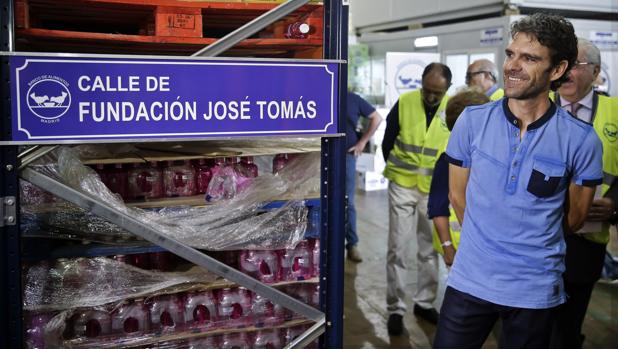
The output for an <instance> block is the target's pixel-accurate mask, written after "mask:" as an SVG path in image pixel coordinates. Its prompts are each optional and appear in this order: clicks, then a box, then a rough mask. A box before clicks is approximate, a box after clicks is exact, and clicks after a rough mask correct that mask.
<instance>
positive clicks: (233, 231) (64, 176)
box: [22, 147, 320, 251]
mask: <svg viewBox="0 0 618 349" xmlns="http://www.w3.org/2000/svg"><path fill="white" fill-rule="evenodd" d="M77 155H78V150H74V149H73V148H69V147H61V148H59V149H58V150H56V151H55V152H54V154H53V158H52V159H49V158H46V159H43V160H41V162H43V163H44V164H40V162H39V163H38V164H36V165H33V166H32V167H33V168H34V169H35V170H37V171H40V172H42V173H45V174H47V175H49V176H52V177H55V178H58V179H59V180H60V181H62V182H63V183H65V184H66V185H68V186H70V187H71V188H73V189H76V190H78V191H80V192H82V193H84V194H87V195H89V196H92V197H96V198H97V199H98V200H99V201H100V202H103V203H106V204H108V205H110V206H112V207H114V208H115V209H117V210H119V211H121V212H124V213H126V214H128V215H130V216H132V217H134V218H136V219H138V220H140V221H141V222H142V223H144V224H147V225H149V226H151V227H153V228H155V229H157V230H158V231H160V232H162V233H164V234H166V235H169V236H171V237H173V238H175V239H177V240H180V241H181V242H183V243H185V244H188V245H190V246H193V247H196V248H200V249H206V250H212V251H216V250H238V249H281V248H290V247H293V246H295V245H296V244H297V243H298V242H299V241H300V240H302V239H303V236H304V233H305V230H306V227H307V214H308V210H307V208H306V207H305V205H304V202H303V198H305V197H307V195H308V194H310V193H316V192H319V188H320V187H319V178H320V174H319V163H320V159H319V153H306V154H301V155H299V156H295V157H294V159H293V160H292V161H290V163H289V164H288V165H287V166H286V167H285V168H284V169H282V171H280V172H279V173H278V174H276V175H271V174H268V173H265V174H262V175H260V176H258V177H256V178H253V179H252V181H251V183H250V185H249V187H248V188H246V189H245V190H243V191H242V192H238V193H236V195H235V196H234V197H232V198H230V199H229V200H220V201H217V202H216V203H214V204H212V205H208V206H201V207H186V206H183V207H170V208H163V209H160V210H144V209H139V208H134V207H128V206H127V205H125V203H124V201H123V200H122V199H121V198H120V196H119V195H116V194H114V193H112V192H111V191H110V190H109V189H108V188H107V187H106V186H105V185H104V184H103V182H102V181H101V179H100V177H99V175H97V173H96V172H95V171H94V170H92V169H91V168H89V167H88V166H85V165H84V164H83V163H82V162H81V161H80V159H79V158H78V156H77ZM282 197H284V198H286V199H289V200H288V201H286V203H285V204H284V205H283V206H282V207H281V208H279V209H274V210H269V211H266V212H264V210H263V209H262V207H263V205H264V203H267V202H270V201H274V200H278V199H281V198H282ZM54 201H55V202H54V203H49V204H47V205H46V207H47V209H46V210H44V211H43V212H41V209H40V207H39V205H33V206H28V205H24V207H23V209H22V210H23V214H24V217H25V222H26V223H27V224H25V226H24V233H25V234H26V235H37V234H39V235H40V230H44V231H51V232H54V231H55V232H56V233H58V234H62V232H63V231H64V232H65V233H68V234H76V235H80V234H81V235H86V238H92V239H93V240H94V241H100V240H103V241H105V240H106V238H107V239H108V240H109V239H112V238H117V239H121V240H122V239H132V238H133V237H132V234H130V233H128V232H126V231H124V230H122V229H120V228H119V227H117V226H116V225H115V224H112V223H108V222H106V221H105V220H103V219H100V218H97V217H95V216H94V215H91V214H89V213H88V212H84V211H83V210H81V209H79V208H76V207H75V206H73V205H71V204H68V203H66V202H63V201H62V200H54ZM35 223H36V224H35ZM39 228H42V229H39ZM106 235H107V236H106Z"/></svg>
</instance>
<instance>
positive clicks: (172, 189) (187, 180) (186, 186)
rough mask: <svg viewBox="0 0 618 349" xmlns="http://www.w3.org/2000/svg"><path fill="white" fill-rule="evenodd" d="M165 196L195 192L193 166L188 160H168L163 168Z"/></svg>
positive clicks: (185, 194) (193, 193)
mask: <svg viewBox="0 0 618 349" xmlns="http://www.w3.org/2000/svg"><path fill="white" fill-rule="evenodd" d="M163 189H164V192H165V196H167V197H172V196H191V195H196V194H197V183H196V180H195V168H194V167H193V166H191V162H190V161H189V160H185V161H168V162H167V166H166V167H165V168H164V169H163Z"/></svg>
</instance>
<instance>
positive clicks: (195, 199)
mask: <svg viewBox="0 0 618 349" xmlns="http://www.w3.org/2000/svg"><path fill="white" fill-rule="evenodd" d="M294 199H295V198H293V197H291V196H289V197H284V198H281V199H279V200H275V201H271V202H268V203H265V204H264V206H262V208H263V209H265V210H274V209H277V208H280V207H282V206H283V205H285V203H286V202H288V201H290V200H294ZM303 200H305V206H308V207H311V206H320V194H319V193H314V194H312V195H309V196H308V197H305V198H303ZM206 205H211V203H207V202H206V201H205V199H204V195H203V194H200V195H194V196H181V197H174V198H161V199H152V200H148V201H139V202H127V206H131V207H139V208H159V207H174V206H206Z"/></svg>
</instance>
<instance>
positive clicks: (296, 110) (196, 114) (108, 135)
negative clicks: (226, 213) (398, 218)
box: [9, 55, 339, 143]
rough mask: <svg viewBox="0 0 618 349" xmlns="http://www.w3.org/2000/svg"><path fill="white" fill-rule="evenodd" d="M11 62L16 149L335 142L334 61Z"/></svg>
mask: <svg viewBox="0 0 618 349" xmlns="http://www.w3.org/2000/svg"><path fill="white" fill-rule="evenodd" d="M9 60H10V66H11V88H12V89H11V97H12V113H13V114H12V123H13V133H12V139H10V140H9V141H13V142H24V143H36V142H46V143H49V142H54V141H88V140H98V141H101V140H137V139H157V138H159V139H162V138H186V139H198V138H214V137H232V136H234V137H247V136H261V135H269V136H273V135H328V134H336V133H337V115H338V108H339V106H338V86H337V84H338V73H339V63H337V62H329V61H315V62H312V61H284V60H281V61H279V60H270V61H267V60H213V59H208V60H204V59H201V60H200V59H180V58H176V59H149V58H146V59H140V58H126V57H124V58H109V57H103V56H102V57H93V56H85V57H61V56H27V55H23V56H22V55H16V56H11V57H10V59H9Z"/></svg>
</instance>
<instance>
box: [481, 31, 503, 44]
mask: <svg viewBox="0 0 618 349" xmlns="http://www.w3.org/2000/svg"><path fill="white" fill-rule="evenodd" d="M503 42H504V31H503V29H502V27H496V28H488V29H483V30H481V39H480V44H481V47H485V46H499V45H502V43H503Z"/></svg>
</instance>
